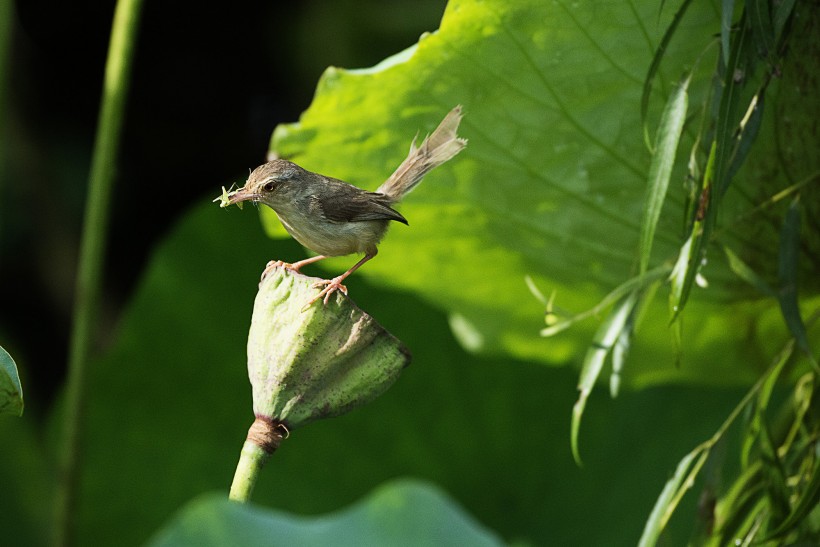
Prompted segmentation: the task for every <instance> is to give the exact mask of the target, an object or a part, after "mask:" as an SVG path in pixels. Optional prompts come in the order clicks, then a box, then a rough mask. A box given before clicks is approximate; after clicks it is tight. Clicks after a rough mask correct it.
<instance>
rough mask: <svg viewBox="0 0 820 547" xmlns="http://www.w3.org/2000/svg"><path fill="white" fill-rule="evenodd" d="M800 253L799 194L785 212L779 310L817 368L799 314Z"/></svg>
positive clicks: (782, 232)
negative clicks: (798, 275) (798, 281)
mask: <svg viewBox="0 0 820 547" xmlns="http://www.w3.org/2000/svg"><path fill="white" fill-rule="evenodd" d="M799 253H800V196H797V197H795V198H794V200H792V202H791V205H789V209H788V210H787V211H786V218H785V219H784V221H783V229H782V230H781V232H780V253H779V259H778V274H779V277H780V292H779V298H778V300H779V301H780V311H781V313H782V314H783V319H784V320H785V321H786V325H787V326H788V327H789V331H791V333H792V335H793V336H794V338H795V341H796V342H797V347H798V348H800V349H801V350H803V352H805V354H806V355H808V357H809V360H810V361H811V363H812V365H814V367H815V368H818V364H817V360H816V359H815V358H814V355H812V352H811V348H810V347H809V339H808V336H807V334H806V325H805V324H804V323H803V318H802V317H800V306H799V303H798V299H797V260H798V254H799Z"/></svg>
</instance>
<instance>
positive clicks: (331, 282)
mask: <svg viewBox="0 0 820 547" xmlns="http://www.w3.org/2000/svg"><path fill="white" fill-rule="evenodd" d="M342 279H343V278H342V277H334V278H333V279H322V280H321V281H317V282H316V283H314V284H313V285H311V287H313V288H314V289H318V288H319V287H321V286H323V285H324V286H325V287H324V288H323V289H322V290H321V291H320V292H319V294H317V295H316V296H314V297H313V298H311V299H310V302H308V303H307V304H305V308H308V307H310V306H311V305H312V304H313V303H314V302H316V301H317V300H319V299H320V298H321V299H322V301H323V302H324V304H325V305H327V303H328V302H329V301H330V295H331V294H333V293H334V292H336V291H342V294H344V295H347V287H345V286H344V285H342Z"/></svg>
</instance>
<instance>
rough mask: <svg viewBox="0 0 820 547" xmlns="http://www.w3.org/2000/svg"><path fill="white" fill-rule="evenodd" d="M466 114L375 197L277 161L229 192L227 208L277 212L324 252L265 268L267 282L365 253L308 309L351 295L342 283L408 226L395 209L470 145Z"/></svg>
mask: <svg viewBox="0 0 820 547" xmlns="http://www.w3.org/2000/svg"><path fill="white" fill-rule="evenodd" d="M461 115H462V114H461V106H456V107H455V108H454V109H453V110H451V111H450V113H449V114H447V116H446V117H445V118H444V120H442V122H441V123H440V124H439V126H438V127H437V128H436V130H435V131H433V133H432V134H431V135H430V136H429V137H427V138H425V139H424V141H422V143H421V145H420V146H416V141H415V139H414V140H413V143H412V144H411V145H410V153H409V154H408V156H407V159H405V160H404V161H403V162H402V163H401V165H399V167H398V169H396V171H395V172H394V173H393V174H392V175H390V178H388V179H387V180H386V181H385V182H384V184H382V185H381V186H379V188H378V189H377V190H376V191H375V192H368V191H366V190H362V189H361V188H357V187H355V186H353V185H351V184H348V183H346V182H343V181H341V180H338V179H334V178H331V177H326V176H324V175H320V174H318V173H312V172H310V171H308V170H306V169H303V168H301V167H299V166H298V165H296V164H295V163H293V162H290V161H287V160H281V159H277V160H273V161H270V162H268V163H266V164H264V165H260V166H259V167H257V168H256V169H254V170H253V172H252V173H251V174H250V176H249V177H248V180H247V182H245V186H243V187H242V188H240V189H238V190H236V191H233V192H231V193H226V192H224V191H223V195H222V198H221V206H222V207H227V206H228V205H232V204H234V203H240V202H243V201H253V202H258V203H264V204H265V205H267V206H268V207H270V208H271V209H273V210H274V211H276V214H277V215H278V216H279V220H281V221H282V225H283V226H284V227H285V229H286V230H287V231H288V233H290V235H291V236H293V238H294V239H296V241H298V242H299V243H301V244H302V245H303V246H305V247H307V248H308V249H311V250H312V251H315V252H317V253H319V255H318V256H314V257H311V258H307V259H305V260H300V261H299V262H294V263H293V264H288V263H285V262H281V261H271V262H269V263H268V265H267V266H266V267H265V271H264V272H263V274H262V277H263V278H264V277H265V275H266V274H267V273H268V272H269V271H270V270H271V269H272V268H275V267H277V266H285V267H286V268H289V269H291V270H293V271H296V272H298V271H299V270H300V269H301V268H302V267H303V266H306V265H308V264H312V263H314V262H317V261H319V260H322V259H323V258H326V257H329V256H343V255H348V254H353V253H364V257H363V258H362V259H361V260H359V261H358V262H357V263H356V264H354V265H353V267H352V268H350V269H349V270H347V271H346V272H345V273H343V274H342V275H340V276H338V277H334V278H333V279H329V280H322V281H320V282H317V283H316V284H315V285H314V286H315V287H316V288H319V287H322V286H324V288H323V289H322V291H321V292H319V294H317V295H316V296H315V297H314V298H313V299H311V300H310V302H308V304H307V305H308V306H309V305H311V304H313V303H314V302H316V301H317V300H319V299H320V298H324V303H325V304H327V302H328V299H329V298H330V295H331V294H333V292H334V291H336V290H340V291H342V292H343V293H344V294H347V288H346V287H345V286H344V285H343V284H342V281H344V280H345V278H346V277H347V276H349V275H350V274H352V273H353V272H354V271H356V270H357V269H358V268H359V267H360V266H361V265H362V264H364V263H365V262H367V261H368V260H370V259H371V258H373V257H374V256H376V253H377V252H378V249H377V245H378V244H379V242H380V241H381V239H382V237H384V234H385V232H386V231H387V226H388V223H389V222H390V221H391V220H395V221H398V222H402V223H404V224H407V220H406V219H405V218H404V217H403V216H402V215H401V213H399V212H398V211H396V210H395V209H393V205H395V204H396V203H397V202H398V201H399V200H401V199H402V198H403V197H404V196H405V195H407V193H409V192H410V191H411V190H412V189H413V188H415V187H416V185H417V184H418V183H419V182H421V179H422V178H423V177H424V175H426V174H427V173H429V172H430V171H431V170H432V169H434V168H435V167H438V166H439V165H441V164H442V163H444V162H446V161H447V160H449V159H450V158H452V157H453V156H455V155H456V154H458V153H459V152H461V150H462V149H463V148H464V147H465V146H466V144H467V141H466V140H465V139H461V138H458V136H457V135H456V131H457V130H458V124H459V122H460V121H461ZM217 200H220V198H217ZM217 200H214V201H217Z"/></svg>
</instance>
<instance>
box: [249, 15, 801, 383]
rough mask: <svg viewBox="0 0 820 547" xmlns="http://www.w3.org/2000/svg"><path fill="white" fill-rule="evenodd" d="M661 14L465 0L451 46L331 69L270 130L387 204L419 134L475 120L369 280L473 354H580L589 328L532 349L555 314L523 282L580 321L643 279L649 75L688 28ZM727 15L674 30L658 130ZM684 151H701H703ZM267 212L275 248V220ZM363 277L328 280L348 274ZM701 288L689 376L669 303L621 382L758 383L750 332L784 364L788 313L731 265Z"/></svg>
mask: <svg viewBox="0 0 820 547" xmlns="http://www.w3.org/2000/svg"><path fill="white" fill-rule="evenodd" d="M658 10H659V8H658V4H657V3H656V2H639V3H629V2H609V3H604V2H586V3H583V2H582V3H569V2H562V1H559V2H543V1H542V0H522V1H517V2H506V1H500V0H487V1H481V2H479V1H476V0H453V1H451V2H450V3H449V5H448V8H447V11H446V13H445V15H444V18H443V20H442V23H441V28H440V30H439V31H438V32H435V33H433V34H429V35H426V36H423V37H422V39H421V40H420V41H419V43H418V44H417V45H415V46H413V47H411V48H409V49H407V50H406V51H403V52H402V53H400V54H397V55H396V56H394V57H392V58H390V59H387V60H385V61H384V62H382V63H381V64H379V65H377V66H375V67H373V68H371V69H366V70H342V69H337V68H330V69H328V70H327V72H326V73H325V74H324V75H323V77H322V79H321V81H320V82H319V85H318V88H317V91H316V96H315V98H314V100H313V103H312V104H311V106H310V108H309V109H308V110H307V111H306V112H305V113H304V114H303V116H302V117H301V119H300V121H299V123H297V124H292V125H284V126H280V127H278V128H277V129H276V131H275V133H274V136H273V141H272V148H273V150H274V151H275V152H276V153H278V154H279V155H280V156H282V157H287V158H290V159H292V160H294V161H296V162H297V163H300V164H302V165H303V166H304V167H306V168H308V169H311V170H314V171H318V172H322V173H325V174H327V175H331V176H334V177H337V178H341V179H344V180H347V181H349V182H352V183H354V184H357V185H360V186H362V187H365V188H368V189H373V188H375V187H376V186H378V184H379V183H380V182H381V181H382V180H384V179H385V178H386V177H387V176H388V175H389V174H390V173H391V171H392V169H393V168H395V166H396V165H398V163H399V162H400V161H401V159H402V158H403V156H404V153H405V152H406V148H407V146H408V145H409V142H410V140H411V139H412V137H413V135H414V134H415V133H416V131H421V132H422V133H424V132H429V131H431V130H432V129H433V128H434V127H435V124H436V123H438V121H439V120H440V119H441V117H442V116H443V115H444V114H445V113H446V112H447V111H448V110H449V109H450V108H452V107H453V106H454V105H455V104H463V105H464V111H465V117H464V121H463V124H462V131H461V133H462V134H463V136H464V137H466V138H468V139H469V145H468V147H467V149H466V150H465V151H464V152H463V153H462V154H461V155H459V156H458V157H457V158H455V159H454V160H452V161H451V162H450V163H448V164H446V165H444V166H443V167H441V168H439V169H437V170H436V171H434V172H433V173H432V174H430V175H429V176H428V177H427V180H425V182H424V183H423V184H422V185H421V186H420V187H419V188H418V189H417V190H416V191H415V192H414V193H413V194H412V195H410V196H409V197H408V198H407V200H406V202H405V203H403V204H402V205H401V211H402V214H404V215H405V216H406V217H407V219H408V220H409V221H410V226H409V227H405V226H395V227H394V228H393V229H392V230H391V232H390V233H389V234H388V237H387V238H386V240H385V241H384V242H383V244H382V246H381V252H380V254H379V256H378V258H377V259H375V260H373V261H371V262H369V263H368V264H367V265H366V266H365V267H364V268H362V269H361V270H360V271H358V272H357V273H356V276H359V275H361V276H367V277H369V278H370V279H373V280H374V281H375V282H376V283H377V284H379V285H380V286H388V287H394V288H398V289H402V290H408V289H409V290H413V291H416V292H417V293H418V294H420V295H423V297H424V298H425V299H426V300H427V301H428V302H430V303H431V304H433V305H434V306H436V307H437V308H439V309H442V310H445V311H447V312H448V313H449V314H450V317H451V325H452V327H453V329H454V331H455V333H456V335H457V336H459V338H460V339H461V341H462V343H463V344H464V345H465V347H467V348H468V349H470V350H471V351H479V352H487V353H491V354H499V353H503V354H509V355H514V356H516V357H520V358H527V359H537V360H540V361H542V362H547V363H560V362H563V361H565V360H567V359H569V358H571V357H576V356H579V355H580V353H581V351H582V348H583V347H585V346H586V345H587V343H588V342H589V340H590V339H591V338H592V334H593V332H594V330H595V327H596V325H595V322H594V321H590V322H588V323H586V324H584V325H579V326H577V327H576V328H574V329H573V330H572V331H571V332H569V333H564V334H562V335H561V336H560V337H556V338H552V339H548V340H547V339H539V338H538V337H537V336H534V333H535V332H536V331H537V330H538V327H539V322H540V321H541V317H542V315H543V309H542V308H541V307H540V305H539V303H538V302H536V301H535V299H533V298H532V296H531V294H530V293H529V291H528V289H527V286H526V284H525V281H524V279H525V276H531V277H532V278H533V280H534V282H535V285H536V286H538V287H540V288H541V290H542V291H543V292H545V293H546V292H551V291H552V290H555V291H556V292H557V296H556V303H557V305H559V306H561V307H562V308H564V309H566V310H568V311H570V312H580V311H583V310H585V309H589V308H591V307H593V306H594V305H595V304H596V303H597V302H598V301H599V300H600V299H601V298H602V297H603V296H604V295H605V294H606V293H608V292H609V291H610V290H612V289H613V288H614V287H616V286H617V285H620V284H621V283H622V282H623V281H624V280H626V279H628V278H629V277H630V276H631V275H632V274H634V273H635V269H636V266H637V252H636V251H637V245H638V241H639V235H640V219H641V217H642V207H643V203H644V199H643V196H644V194H645V192H646V191H645V186H646V180H647V173H648V171H649V164H650V157H649V153H648V152H647V150H646V149H645V147H644V141H643V134H642V125H641V108H640V103H641V96H642V91H643V87H642V85H643V77H644V75H645V74H646V70H647V67H648V66H649V64H650V62H651V60H652V58H653V51H654V49H655V47H656V46H657V45H658V43H659V41H660V40H661V37H662V36H663V33H664V30H665V29H666V27H667V25H668V23H669V21H670V20H671V19H672V17H673V15H674V14H673V12H672V11H671V10H664V11H662V12H661V13H660V14H659V13H658ZM716 15H717V14H716V12H715V10H714V6H712V5H710V4H709V3H705V2H695V3H693V4H692V5H691V6H690V7H689V9H688V11H687V13H686V15H685V17H682V18H681V19H680V20H679V21H678V30H677V34H676V36H677V37H680V38H679V39H675V40H672V41H671V42H670V43H669V44H668V46H667V49H666V52H665V55H664V57H663V63H664V64H663V65H662V66H661V70H660V71H659V72H657V74H656V75H655V81H656V84H657V85H656V86H655V87H656V88H657V91H658V92H659V94H660V95H661V100H657V101H653V103H651V104H650V108H649V114H648V115H649V119H650V123H654V122H652V120H656V119H657V116H658V110H659V109H660V106H661V105H662V104H663V102H664V100H663V97H662V95H663V93H664V91H669V89H671V84H670V80H672V79H674V80H677V79H678V76H679V75H680V73H682V72H683V70H684V68H686V69H687V70H688V69H691V67H692V61H693V59H695V58H697V56H698V55H699V54H700V52H701V51H702V50H703V48H705V47H706V45H707V44H708V43H709V42H710V40H711V35H712V34H713V33H716V32H719V30H720V29H719V19H718V17H717V16H716ZM705 64H706V63H701V64H700V65H699V66H700V67H701V68H699V69H697V71H696V73H695V75H694V76H693V84H692V88H691V90H690V92H691V94H692V100H691V103H692V104H696V105H700V104H701V103H702V98H703V95H704V93H705V91H706V90H705V89H704V86H705V85H708V82H709V78H708V77H707V78H704V77H702V76H703V72H702V71H703V70H704V69H703V66H704V65H705ZM664 67H666V68H664ZM708 68H711V67H708ZM676 71H679V72H676ZM698 71H700V72H698ZM698 76H700V77H698ZM694 82H698V83H697V84H696V83H694ZM704 82H706V83H704ZM655 103H657V104H655ZM676 131H677V130H676ZM684 139H685V140H687V143H686V144H682V146H685V147H688V146H689V145H690V144H691V140H692V135H687V134H685V135H684ZM668 167H669V168H671V166H668ZM671 176H672V181H673V183H672V184H671V185H670V188H669V197H668V200H667V204H666V205H665V206H664V209H670V210H672V208H673V207H677V208H678V209H679V210H680V209H681V207H680V206H681V204H682V202H683V199H684V196H683V184H681V181H682V180H683V177H682V166H677V167H676V168H675V169H673V170H672V171H671ZM760 191H761V192H762V191H763V190H760ZM753 193H756V192H753ZM747 197H748V196H747ZM744 203H746V202H744ZM672 211H673V214H671V215H662V216H661V218H660V222H659V223H658V225H657V231H656V232H655V237H654V246H653V254H652V256H653V258H654V259H655V264H653V265H656V264H657V261H659V260H671V259H674V257H675V256H676V255H677V249H678V248H679V247H680V245H681V244H682V242H683V240H682V238H681V235H680V226H681V220H680V219H682V215H683V213H682V212H680V213H678V214H675V213H674V210H672ZM262 212H263V215H264V218H265V223H266V226H268V228H269V231H270V232H271V233H274V232H277V230H276V228H275V226H276V222H277V221H276V220H275V216H274V214H273V213H272V211H270V210H268V209H267V208H263V210H262ZM277 258H281V259H284V260H288V259H295V258H298V256H297V257H293V256H279V257H277ZM352 261H353V259H352V258H347V259H339V260H337V261H336V262H328V263H327V265H328V267H330V268H331V269H333V270H334V271H341V270H342V269H343V268H346V267H348V266H349V265H351V264H352ZM703 273H704V275H705V276H706V277H707V279H708V280H709V281H710V287H709V289H708V291H703V290H699V289H696V290H695V291H694V292H693V295H692V298H691V302H690V303H689V307H688V308H687V311H688V313H689V315H690V316H692V317H696V318H697V320H696V321H691V322H687V323H686V326H685V328H684V330H683V333H684V339H683V344H684V348H685V352H684V355H683V366H681V367H676V366H675V363H676V362H677V357H678V356H677V355H676V348H675V345H674V344H673V341H672V334H671V332H670V331H669V329H668V327H667V324H668V317H667V315H666V310H665V309H664V306H663V304H662V300H664V299H663V298H659V299H658V302H656V303H655V304H653V305H650V306H649V307H648V309H647V315H646V317H647V320H646V321H645V323H646V326H645V327H644V329H643V330H642V332H641V334H640V336H638V337H637V339H636V343H635V347H634V349H633V351H632V354H631V355H632V358H631V360H630V364H629V367H630V368H629V370H628V371H627V372H625V374H624V379H625V381H627V382H632V384H633V385H636V384H637V385H643V384H646V383H648V382H657V381H668V380H673V379H681V378H687V379H698V380H701V381H709V382H743V381H749V380H751V379H753V378H754V374H755V371H754V370H753V369H752V367H748V366H747V365H748V362H749V357H750V356H752V355H753V354H757V353H758V352H757V351H755V352H754V353H753V354H750V353H748V351H749V350H750V349H751V348H750V346H749V335H750V333H761V334H764V335H762V336H757V335H755V336H754V338H755V339H756V340H759V341H760V343H761V344H762V345H763V346H765V349H767V350H772V351H773V350H774V348H775V347H776V345H777V343H779V342H778V341H779V340H782V338H781V337H782V336H785V335H786V330H785V328H784V327H783V325H782V322H781V321H780V320H779V318H778V310H777V306H776V303H775V302H773V301H758V300H748V299H746V294H747V291H746V289H745V288H743V289H741V290H740V292H738V289H737V286H736V284H735V285H733V284H732V283H734V282H729V281H728V280H730V279H731V272H730V269H729V268H728V267H727V265H726V264H725V262H721V261H720V260H717V261H714V262H713V263H710V264H709V267H708V268H707V269H705V271H704V272H703ZM769 344H772V345H771V346H769ZM758 349H760V348H758ZM714 355H721V363H720V366H715V364H714V362H713V361H712V359H711V358H712V356H714Z"/></svg>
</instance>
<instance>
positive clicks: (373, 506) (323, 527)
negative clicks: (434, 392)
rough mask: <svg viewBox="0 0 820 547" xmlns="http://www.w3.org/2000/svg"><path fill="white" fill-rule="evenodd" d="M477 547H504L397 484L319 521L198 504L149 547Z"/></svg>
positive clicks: (423, 488) (452, 511)
mask: <svg viewBox="0 0 820 547" xmlns="http://www.w3.org/2000/svg"><path fill="white" fill-rule="evenodd" d="M272 543H273V544H276V545H291V546H296V545H305V546H309V545H337V546H343V545H351V546H357V545H394V546H401V545H407V546H416V545H430V546H433V545H442V546H443V545H453V546H461V545H475V546H487V547H490V546H500V545H501V544H502V543H501V541H500V539H499V538H498V537H497V536H495V534H493V533H492V532H489V531H488V530H485V529H484V528H483V527H482V526H481V525H480V524H478V523H477V522H475V521H474V520H473V519H472V518H470V516H469V515H467V514H465V513H464V511H463V510H462V509H461V508H460V507H459V506H458V504H456V503H455V502H454V501H453V500H451V499H449V498H448V496H447V495H445V494H444V493H443V492H441V491H439V490H438V489H437V488H435V487H433V486H432V485H429V484H424V483H420V482H417V481H407V480H405V481H395V482H392V483H390V484H387V485H384V486H382V487H380V488H379V489H378V490H376V491H375V492H373V493H371V494H370V495H369V496H368V497H367V498H365V499H363V500H361V501H359V502H357V503H356V504H354V505H353V506H351V507H349V508H347V509H344V510H342V511H339V512H336V513H331V514H328V515H321V516H316V517H304V516H301V515H288V514H286V513H281V512H275V511H266V510H263V509H261V508H258V507H249V506H247V505H240V504H237V503H233V502H230V501H228V500H226V499H225V497H224V496H208V497H204V498H202V499H200V500H196V501H194V502H192V503H191V504H189V505H188V506H186V508H185V509H183V511H182V512H181V513H180V514H179V515H178V516H177V517H176V518H175V519H174V520H173V521H172V522H171V523H169V524H168V525H167V526H166V527H165V528H164V529H163V530H162V531H161V532H160V533H159V534H158V535H157V536H156V537H155V538H154V539H153V540H152V541H151V542H150V543H149V545H152V546H153V547H172V546H176V545H200V546H207V545H213V546H222V545H243V546H248V547H250V546H253V545H260V546H262V545H271V544H272Z"/></svg>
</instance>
